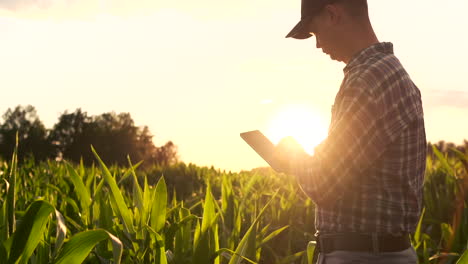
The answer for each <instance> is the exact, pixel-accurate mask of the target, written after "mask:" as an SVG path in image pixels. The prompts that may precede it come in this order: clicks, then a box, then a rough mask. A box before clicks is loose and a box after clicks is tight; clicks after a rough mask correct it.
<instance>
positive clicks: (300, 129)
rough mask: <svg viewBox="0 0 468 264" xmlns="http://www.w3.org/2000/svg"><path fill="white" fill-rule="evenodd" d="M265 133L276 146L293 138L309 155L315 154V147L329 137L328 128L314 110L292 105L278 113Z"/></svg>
mask: <svg viewBox="0 0 468 264" xmlns="http://www.w3.org/2000/svg"><path fill="white" fill-rule="evenodd" d="M265 133H266V135H267V137H268V138H270V140H271V141H272V142H273V143H275V144H277V143H278V142H279V141H280V140H281V139H282V138H284V137H288V136H291V137H293V138H294V139H295V140H296V141H297V142H298V143H299V144H300V145H301V146H302V147H303V148H304V150H305V151H306V152H307V153H309V154H313V151H314V147H315V146H317V145H318V144H320V142H322V141H323V140H324V139H325V138H326V137H327V126H326V125H325V122H324V120H323V118H322V117H321V116H320V115H319V114H318V113H317V112H316V111H314V110H313V109H312V108H310V107H307V106H304V105H292V106H287V107H285V108H283V109H281V110H280V111H278V113H277V114H276V115H275V116H274V117H273V118H272V120H271V122H270V124H269V127H268V130H267V131H266V132H265Z"/></svg>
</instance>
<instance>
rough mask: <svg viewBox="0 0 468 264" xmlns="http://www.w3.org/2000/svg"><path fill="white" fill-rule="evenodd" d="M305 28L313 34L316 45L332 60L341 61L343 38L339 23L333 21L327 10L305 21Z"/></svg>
mask: <svg viewBox="0 0 468 264" xmlns="http://www.w3.org/2000/svg"><path fill="white" fill-rule="evenodd" d="M307 28H308V30H309V32H310V34H312V35H313V36H315V40H316V47H317V48H318V49H322V52H323V53H325V54H327V55H329V56H330V58H331V59H332V60H336V61H343V55H342V53H343V48H342V47H343V44H344V43H343V39H342V34H341V33H340V28H339V25H337V24H336V23H334V22H333V20H332V18H331V17H330V14H329V13H328V12H327V10H323V11H322V12H320V13H319V14H317V15H316V16H314V17H312V18H310V19H309V20H308V21H307Z"/></svg>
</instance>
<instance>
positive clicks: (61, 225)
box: [53, 210, 67, 256]
mask: <svg viewBox="0 0 468 264" xmlns="http://www.w3.org/2000/svg"><path fill="white" fill-rule="evenodd" d="M55 217H56V218H57V230H56V233H57V238H56V240H55V248H54V254H53V255H54V256H56V255H57V252H58V251H59V250H60V248H61V247H62V245H63V241H64V239H65V236H66V235H67V227H66V225H65V219H64V218H63V215H62V214H61V213H60V212H59V211H57V210H55Z"/></svg>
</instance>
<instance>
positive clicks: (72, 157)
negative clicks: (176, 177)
mask: <svg viewBox="0 0 468 264" xmlns="http://www.w3.org/2000/svg"><path fill="white" fill-rule="evenodd" d="M17 133H18V140H19V145H18V159H19V160H20V161H21V160H23V159H25V158H34V159H35V160H39V161H42V160H47V159H66V160H69V161H74V162H80V161H83V162H84V163H85V164H86V165H90V164H92V163H93V162H94V160H95V159H94V156H93V154H92V153H91V150H90V146H91V145H93V146H94V148H95V149H96V151H97V152H98V153H99V154H100V156H101V158H102V159H103V161H104V162H106V163H108V164H116V165H128V160H127V155H128V156H130V158H131V160H132V161H134V162H138V161H144V164H148V165H149V164H159V165H163V166H164V165H170V164H174V163H176V162H177V147H176V145H174V143H173V142H172V141H168V142H167V143H166V144H164V145H163V146H160V147H157V146H155V145H154V143H153V135H152V134H151V133H150V131H149V129H148V127H147V126H143V127H137V126H135V123H134V121H133V119H132V117H131V115H130V113H119V114H117V113H115V112H108V113H103V114H101V115H95V116H90V115H88V114H87V113H86V112H84V111H83V110H81V108H78V109H76V110H75V111H74V112H68V111H65V112H64V113H62V114H61V115H60V117H59V119H58V122H57V123H56V124H55V125H54V126H53V127H52V128H51V129H47V128H46V127H45V126H44V124H43V123H42V121H41V120H40V119H39V116H38V114H37V111H36V109H35V108H34V106H32V105H27V106H21V105H18V106H16V107H15V108H14V109H11V108H8V110H7V111H6V112H5V113H4V114H3V122H2V123H0V157H1V158H3V159H10V158H11V155H12V153H13V149H14V147H15V145H16V134H17Z"/></svg>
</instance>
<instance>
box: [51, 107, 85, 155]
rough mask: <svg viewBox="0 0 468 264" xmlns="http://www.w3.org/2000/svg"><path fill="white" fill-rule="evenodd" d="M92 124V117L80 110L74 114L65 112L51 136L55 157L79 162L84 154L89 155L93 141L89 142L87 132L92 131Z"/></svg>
mask: <svg viewBox="0 0 468 264" xmlns="http://www.w3.org/2000/svg"><path fill="white" fill-rule="evenodd" d="M91 123H92V119H91V117H88V115H87V113H86V112H83V111H82V110H81V109H80V108H78V109H76V110H75V112H73V113H68V112H67V111H65V112H64V113H63V114H62V115H61V116H60V117H59V121H58V123H57V124H55V125H54V127H53V128H52V130H51V131H50V134H49V140H50V142H52V143H53V144H54V146H55V155H56V156H58V157H63V156H65V157H67V158H68V159H71V160H74V161H79V160H80V158H81V157H82V154H83V153H89V145H90V144H91V140H89V139H88V140H87V138H86V135H87V134H88V133H86V131H89V130H90V129H89V126H90V124H91ZM88 136H89V135H88ZM85 141H86V142H85ZM86 143H87V144H86Z"/></svg>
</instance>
